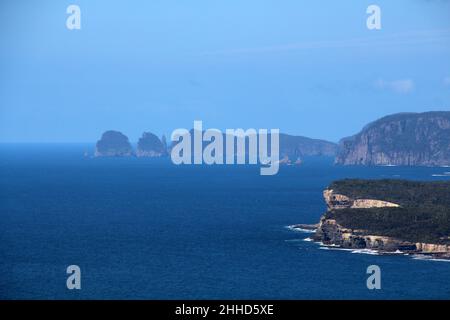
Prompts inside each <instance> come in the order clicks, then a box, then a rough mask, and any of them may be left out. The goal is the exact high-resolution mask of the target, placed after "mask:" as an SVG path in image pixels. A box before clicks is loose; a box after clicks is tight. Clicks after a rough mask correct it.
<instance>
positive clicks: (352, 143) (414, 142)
mask: <svg viewBox="0 0 450 320" xmlns="http://www.w3.org/2000/svg"><path fill="white" fill-rule="evenodd" d="M335 162H336V164H340V165H406V166H448V165H450V112H449V111H436V112H425V113H398V114H394V115H390V116H386V117H384V118H381V119H379V120H377V121H374V122H372V123H370V124H368V125H367V126H365V127H364V128H363V129H362V131H361V132H359V133H358V134H356V135H354V136H352V137H348V138H344V139H342V140H341V141H340V143H339V149H338V153H337V156H336V161H335Z"/></svg>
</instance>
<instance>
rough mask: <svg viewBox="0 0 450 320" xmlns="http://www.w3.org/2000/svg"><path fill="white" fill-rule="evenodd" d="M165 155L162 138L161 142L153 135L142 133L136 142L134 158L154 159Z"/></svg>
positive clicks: (163, 138)
mask: <svg viewBox="0 0 450 320" xmlns="http://www.w3.org/2000/svg"><path fill="white" fill-rule="evenodd" d="M167 155H168V153H167V144H166V139H165V137H164V136H163V137H162V140H159V138H158V137H157V136H156V135H154V134H153V133H150V132H144V133H143V135H142V137H141V138H140V139H139V141H138V145H137V150H136V156H138V157H150V158H155V157H164V156H167Z"/></svg>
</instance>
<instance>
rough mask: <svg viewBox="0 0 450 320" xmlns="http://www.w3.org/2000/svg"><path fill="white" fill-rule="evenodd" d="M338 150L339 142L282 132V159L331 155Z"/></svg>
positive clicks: (296, 159) (294, 159)
mask: <svg viewBox="0 0 450 320" xmlns="http://www.w3.org/2000/svg"><path fill="white" fill-rule="evenodd" d="M336 152H337V144H335V143H333V142H329V141H325V140H319V139H311V138H307V137H302V136H292V135H288V134H283V133H281V134H280V159H284V161H285V162H288V163H289V162H295V161H299V160H300V159H301V158H303V157H305V156H331V157H334V156H335V155H336Z"/></svg>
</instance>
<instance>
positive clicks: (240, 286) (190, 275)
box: [0, 144, 450, 299]
mask: <svg viewBox="0 0 450 320" xmlns="http://www.w3.org/2000/svg"><path fill="white" fill-rule="evenodd" d="M92 151H93V146H92V145H78V144H77V145H75V144H74V145H62V144H48V145H26V144H22V145H1V146H0V197H1V198H0V298H1V299H449V298H450V263H448V262H442V261H431V260H423V259H414V257H411V256H402V255H397V256H379V255H373V254H364V253H352V252H351V251H342V250H333V249H329V248H328V249H327V248H324V247H321V246H320V245H319V244H317V243H314V242H311V241H305V239H307V238H308V237H309V236H310V234H308V233H302V232H298V231H292V230H290V229H289V228H287V226H289V225H292V224H296V223H316V222H318V220H319V217H320V216H321V215H322V214H323V213H324V211H325V204H324V201H323V198H322V190H323V189H324V188H325V187H326V186H327V185H328V184H329V183H330V182H331V181H333V180H336V179H342V178H355V177H358V178H374V179H378V178H401V179H418V180H449V179H450V176H449V174H448V172H449V171H450V168H426V167H338V166H334V165H333V162H332V159H328V158H307V159H305V161H304V164H303V165H302V166H300V167H294V166H285V167H281V168H280V172H279V174H278V175H276V176H260V175H259V167H258V166H209V167H208V166H193V165H192V166H175V165H172V164H171V163H170V160H167V159H166V160H161V159H137V158H103V159H99V158H92V157H89V156H88V157H86V156H84V152H88V153H90V154H92ZM446 172H447V173H446ZM73 264H75V265H78V266H80V268H81V290H68V289H67V288H66V279H67V277H68V275H67V274H66V268H67V266H69V265H73ZM374 264H375V265H378V266H379V267H380V268H381V286H382V289H381V290H368V289H367V287H366V279H367V277H368V275H367V274H366V269H367V267H368V266H370V265H374Z"/></svg>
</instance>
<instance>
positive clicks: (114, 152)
mask: <svg viewBox="0 0 450 320" xmlns="http://www.w3.org/2000/svg"><path fill="white" fill-rule="evenodd" d="M132 154H133V149H132V148H131V144H130V142H129V141H128V137H127V136H126V135H124V134H123V133H121V132H119V131H113V130H110V131H106V132H105V133H103V135H102V138H101V139H100V140H99V141H97V144H96V147H95V156H96V157H123V156H131V155H132Z"/></svg>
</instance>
